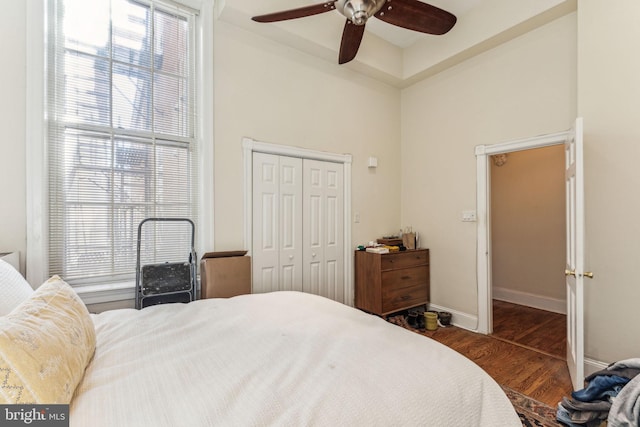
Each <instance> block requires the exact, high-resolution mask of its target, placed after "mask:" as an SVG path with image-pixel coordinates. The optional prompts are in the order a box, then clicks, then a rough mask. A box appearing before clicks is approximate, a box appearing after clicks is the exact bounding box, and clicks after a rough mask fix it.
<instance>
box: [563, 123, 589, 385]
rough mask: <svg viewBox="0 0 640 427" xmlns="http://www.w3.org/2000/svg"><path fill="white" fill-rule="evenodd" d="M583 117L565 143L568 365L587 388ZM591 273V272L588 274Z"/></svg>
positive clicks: (574, 378) (575, 381)
mask: <svg viewBox="0 0 640 427" xmlns="http://www.w3.org/2000/svg"><path fill="white" fill-rule="evenodd" d="M582 133H583V132H582V119H581V118H579V119H577V120H576V123H575V126H574V129H573V132H571V134H570V135H569V137H568V138H567V141H566V142H565V150H566V156H565V157H566V174H565V181H566V198H567V212H566V214H567V262H566V270H565V276H566V283H567V365H568V366H569V373H570V374H571V381H572V383H573V388H574V389H575V390H578V389H581V388H583V387H584V289H583V288H584V283H583V282H584V277H585V272H584V168H583V154H582ZM588 274H590V273H588Z"/></svg>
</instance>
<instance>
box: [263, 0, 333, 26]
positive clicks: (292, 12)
mask: <svg viewBox="0 0 640 427" xmlns="http://www.w3.org/2000/svg"><path fill="white" fill-rule="evenodd" d="M335 2H336V0H333V1H326V2H324V3H320V4H313V5H311V6H304V7H300V8H297V9H289V10H283V11H281V12H274V13H269V14H267V15H260V16H254V17H253V18H251V19H253V20H254V21H256V22H276V21H286V20H287V19H296V18H304V17H305V16H311V15H317V14H319V13H324V12H329V11H330V10H334V9H335V8H336V7H335V5H334V3H335Z"/></svg>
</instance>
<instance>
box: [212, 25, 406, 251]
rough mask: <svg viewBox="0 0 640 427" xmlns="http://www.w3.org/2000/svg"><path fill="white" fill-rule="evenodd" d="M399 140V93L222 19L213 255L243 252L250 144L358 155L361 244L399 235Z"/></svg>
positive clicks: (357, 235) (357, 237)
mask: <svg viewBox="0 0 640 427" xmlns="http://www.w3.org/2000/svg"><path fill="white" fill-rule="evenodd" d="M399 133H400V93H399V91H398V90H397V89H395V88H393V87H391V86H388V85H385V84H383V83H380V82H377V81H375V80H372V79H370V78H367V77H363V76H362V75H360V74H357V73H354V72H352V71H349V70H348V69H346V68H344V67H340V66H338V65H337V64H333V63H328V62H326V61H323V60H320V59H317V58H314V57H311V56H309V55H307V54H304V53H301V52H299V51H296V50H292V49H291V48H287V47H284V46H282V45H279V44H277V43H274V42H272V41H269V40H267V39H264V38H261V37H259V36H255V35H253V34H251V33H248V32H246V31H244V30H241V29H239V28H237V27H234V26H232V25H230V24H227V23H225V22H221V21H217V22H216V32H215V180H216V182H215V242H216V243H215V245H216V247H215V249H216V250H233V249H239V248H242V247H243V233H242V230H243V216H242V212H243V209H244V205H243V187H242V185H243V184H242V183H243V175H242V174H243V169H242V150H241V139H242V137H250V138H253V139H256V140H259V141H265V142H271V143H276V144H284V145H291V146H296V147H304V148H309V149H314V150H322V151H329V152H334V153H349V154H352V155H353V165H352V193H353V198H352V199H353V202H352V206H351V209H352V212H353V213H354V214H355V213H356V212H358V213H360V223H358V224H355V223H353V224H352V227H353V228H352V239H353V245H354V246H355V245H357V244H359V243H363V242H368V241H369V240H372V239H375V238H376V237H380V236H382V235H383V234H386V233H388V232H389V230H396V229H398V228H399V227H400V211H399V208H398V206H399V204H400V195H399V192H398V189H399V188H400V153H399V151H398V146H399ZM369 156H376V157H378V158H379V163H378V168H377V169H375V170H370V169H368V168H367V159H368V158H369Z"/></svg>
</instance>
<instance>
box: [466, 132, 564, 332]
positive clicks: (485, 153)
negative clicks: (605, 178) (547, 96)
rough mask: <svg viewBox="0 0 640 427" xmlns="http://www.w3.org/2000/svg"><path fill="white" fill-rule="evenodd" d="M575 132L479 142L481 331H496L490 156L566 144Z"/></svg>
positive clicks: (477, 181) (479, 310)
mask: <svg viewBox="0 0 640 427" xmlns="http://www.w3.org/2000/svg"><path fill="white" fill-rule="evenodd" d="M571 134H572V131H571V130H567V131H564V132H558V133H553V134H548V135H540V136H535V137H531V138H523V139H518V140H514V141H508V142H503V143H497V144H492V145H478V146H476V148H475V154H476V172H477V178H476V186H477V187H476V191H477V200H476V211H477V221H478V222H477V224H478V225H477V233H478V234H477V245H478V246H477V251H476V256H477V262H476V265H477V281H478V283H477V285H478V326H477V327H476V331H477V332H479V333H482V334H490V333H492V332H493V292H492V289H491V284H492V277H491V260H492V258H491V226H490V221H489V218H490V209H489V207H490V205H491V185H490V176H489V172H490V166H489V161H490V156H492V155H495V154H506V153H512V152H516V151H523V150H530V149H533V148H542V147H549V146H552V145H564V143H565V141H566V140H567V138H568V137H570V136H571Z"/></svg>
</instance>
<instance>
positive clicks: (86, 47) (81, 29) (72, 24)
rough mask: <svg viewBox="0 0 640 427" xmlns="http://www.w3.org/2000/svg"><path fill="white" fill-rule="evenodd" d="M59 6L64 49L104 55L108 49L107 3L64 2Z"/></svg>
mask: <svg viewBox="0 0 640 427" xmlns="http://www.w3.org/2000/svg"><path fill="white" fill-rule="evenodd" d="M61 6H62V10H63V18H62V34H63V35H64V39H65V42H64V43H65V44H64V45H65V47H66V48H67V49H69V50H74V51H78V52H83V53H88V54H91V55H105V54H106V53H107V52H108V49H109V2H108V1H87V0H66V1H64V2H61Z"/></svg>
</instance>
